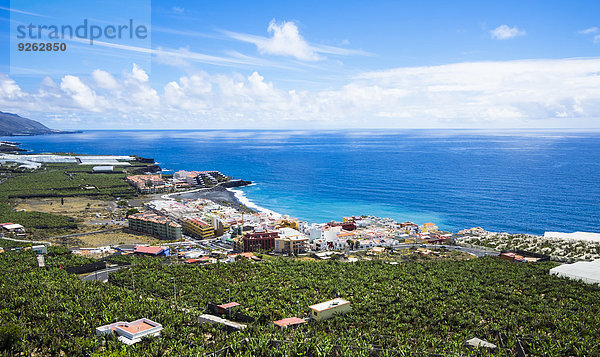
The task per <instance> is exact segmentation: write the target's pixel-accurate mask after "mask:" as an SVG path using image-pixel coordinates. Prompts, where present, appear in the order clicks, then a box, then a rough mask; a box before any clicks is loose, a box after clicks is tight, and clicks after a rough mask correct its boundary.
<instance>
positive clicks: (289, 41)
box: [224, 20, 369, 61]
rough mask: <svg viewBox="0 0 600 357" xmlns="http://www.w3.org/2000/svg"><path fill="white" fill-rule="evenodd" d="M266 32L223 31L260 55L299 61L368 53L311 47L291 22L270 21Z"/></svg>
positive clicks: (345, 49)
mask: <svg viewBox="0 0 600 357" xmlns="http://www.w3.org/2000/svg"><path fill="white" fill-rule="evenodd" d="M267 31H268V32H269V33H270V34H271V37H263V36H256V35H250V34H245V33H237V32H230V31H224V33H225V34H226V35H228V36H229V37H231V38H233V39H236V40H239V41H243V42H248V43H253V44H254V45H256V48H257V49H258V51H259V52H260V53H262V54H270V55H277V56H287V57H294V58H296V59H298V60H301V61H318V60H322V59H324V57H322V56H320V55H319V53H323V54H333V55H342V56H346V55H369V53H367V52H365V51H361V50H353V49H348V48H341V47H334V46H325V45H311V44H309V43H308V42H307V41H306V40H305V39H304V38H303V37H302V35H300V31H299V30H298V26H297V25H296V24H295V23H294V22H293V21H284V22H281V23H277V22H276V21H275V20H272V21H271V22H270V23H269V27H268V28H267Z"/></svg>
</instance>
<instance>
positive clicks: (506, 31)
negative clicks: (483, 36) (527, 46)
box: [490, 25, 526, 40]
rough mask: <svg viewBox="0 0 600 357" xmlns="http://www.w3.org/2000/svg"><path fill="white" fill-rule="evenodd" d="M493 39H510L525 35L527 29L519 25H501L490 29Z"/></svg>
mask: <svg viewBox="0 0 600 357" xmlns="http://www.w3.org/2000/svg"><path fill="white" fill-rule="evenodd" d="M490 34H491V36H492V38H493V39H496V40H508V39H511V38H515V37H517V36H524V35H525V34H526V32H525V31H522V30H519V28H518V27H517V26H514V27H509V26H508V25H500V26H498V27H496V28H495V29H493V30H491V31H490Z"/></svg>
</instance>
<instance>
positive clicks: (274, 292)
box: [0, 252, 600, 356]
mask: <svg viewBox="0 0 600 357" xmlns="http://www.w3.org/2000/svg"><path fill="white" fill-rule="evenodd" d="M51 253H52V252H51ZM58 253H61V252H55V253H52V254H51V255H53V256H51V257H49V258H48V259H47V264H48V266H49V267H50V268H48V269H47V270H46V269H39V268H35V258H34V255H33V254H32V253H27V252H21V253H13V252H11V253H4V254H2V255H0V268H1V270H2V276H3V279H2V280H1V281H0V294H2V296H3V297H4V299H2V300H0V323H1V324H2V325H7V324H8V326H13V327H14V328H18V329H20V332H21V333H22V334H23V338H18V339H16V340H15V341H12V340H10V339H8V340H10V341H12V342H11V343H10V346H8V347H6V346H5V347H4V348H5V349H6V348H11V350H10V351H8V350H7V351H6V352H5V353H6V354H13V353H14V354H16V353H20V352H23V353H24V354H25V355H29V354H38V355H58V354H60V353H61V351H62V352H63V353H65V354H66V355H69V356H72V355H151V356H162V355H165V356H167V355H185V356H189V355H205V354H206V353H210V352H214V351H218V350H221V349H223V348H227V350H226V351H227V354H228V355H246V356H297V355H308V356H340V355H347V356H370V355H373V354H374V351H382V350H383V352H382V354H381V355H388V356H395V355H402V356H408V355H429V354H434V353H435V354H441V355H452V356H462V355H466V354H468V353H469V352H467V351H466V350H465V347H464V346H463V343H464V341H465V340H467V339H470V338H472V337H479V338H482V339H485V340H488V341H490V342H493V343H496V344H498V342H499V340H498V336H499V333H503V334H504V335H505V336H506V346H507V348H505V349H500V350H499V351H497V352H496V353H495V354H496V355H502V356H512V355H514V353H515V349H514V346H515V343H516V337H517V335H523V336H526V337H527V338H529V339H530V341H531V345H530V352H531V353H532V354H533V355H536V356H542V355H545V356H565V355H573V356H575V355H581V356H583V355H588V356H591V355H600V348H599V345H598V342H597V341H598V338H599V337H600V336H599V334H600V332H599V331H600V315H599V314H598V313H597V310H598V305H599V303H598V301H600V288H599V287H598V286H592V285H586V284H583V283H579V282H573V281H569V280H564V279H560V278H557V277H554V276H550V275H549V274H548V270H549V269H550V268H551V267H553V266H555V263H550V262H548V263H541V264H531V265H528V264H515V263H510V262H507V261H503V260H499V259H495V258H480V259H472V260H468V261H429V262H422V263H421V262H420V263H401V264H398V265H390V264H387V263H386V262H382V261H371V262H368V261H363V262H356V263H343V262H337V261H326V262H309V261H292V260H286V259H275V260H271V261H268V262H263V263H258V264H252V263H249V262H238V263H234V264H214V265H210V266H188V265H165V264H163V260H162V259H153V258H135V268H134V269H133V274H132V273H131V271H129V270H123V271H121V272H119V273H118V274H115V275H113V276H111V281H110V282H109V283H108V284H102V283H99V282H82V281H80V280H79V278H78V277H76V276H73V275H69V274H67V273H66V272H64V271H62V270H59V269H56V268H55V266H57V265H58V264H63V265H64V266H68V265H73V264H72V263H70V261H71V259H73V258H72V257H71V256H70V255H69V254H58ZM62 253H64V252H62ZM121 259H131V258H121ZM132 277H133V279H134V280H135V291H132V290H131V288H132V287H133V282H132ZM172 277H174V278H175V286H176V288H175V290H176V292H177V299H176V300H175V299H174V297H173V281H172V280H171V278H172ZM226 289H231V295H232V300H234V301H237V302H239V303H241V304H242V305H243V306H242V310H240V311H242V312H244V313H245V314H247V315H249V316H252V317H254V318H256V321H255V322H254V323H252V324H251V325H250V327H249V328H247V329H246V330H244V331H243V332H241V333H227V332H225V331H223V330H221V329H220V328H218V327H215V326H209V325H198V324H197V323H196V318H197V316H198V315H199V314H201V313H204V312H205V308H206V304H207V302H209V301H214V302H218V303H220V302H225V301H226V300H227V291H226ZM334 297H342V298H346V299H348V300H349V301H351V303H352V307H353V311H352V312H351V313H349V314H346V315H344V316H338V317H335V318H334V319H331V320H328V321H324V322H310V323H309V324H306V325H305V326H303V327H301V328H299V329H295V330H287V331H279V330H277V329H273V328H271V327H269V322H271V321H273V320H276V319H280V318H283V317H290V316H294V315H296V313H297V308H298V304H297V302H299V305H300V313H301V314H302V315H306V314H307V313H308V309H307V306H309V305H311V304H314V303H318V302H322V301H325V300H328V299H331V298H334ZM142 317H146V318H150V319H152V320H154V321H157V322H159V323H161V324H163V326H164V330H163V333H162V335H161V337H158V338H154V339H150V340H144V341H142V342H140V343H138V344H136V345H134V346H132V347H126V346H125V345H122V344H121V343H120V342H117V341H115V340H114V339H108V340H107V341H104V340H102V339H98V338H96V337H95V335H94V329H95V327H97V326H100V325H103V324H106V323H109V322H114V321H115V320H134V319H138V318H142ZM9 332H10V331H9ZM9 332H4V334H5V335H6V336H9V337H10V336H11V335H10V333H9ZM0 338H4V339H5V340H7V338H5V337H3V336H2V333H0ZM282 341H283V342H282ZM475 353H476V354H485V352H483V351H477V352H475Z"/></svg>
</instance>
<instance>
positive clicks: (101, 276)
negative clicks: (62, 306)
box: [81, 267, 122, 283]
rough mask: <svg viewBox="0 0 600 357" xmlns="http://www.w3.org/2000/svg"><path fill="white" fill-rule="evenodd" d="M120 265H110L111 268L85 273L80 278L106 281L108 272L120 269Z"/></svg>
mask: <svg viewBox="0 0 600 357" xmlns="http://www.w3.org/2000/svg"><path fill="white" fill-rule="evenodd" d="M121 268H122V267H112V268H106V269H103V270H98V271H97V272H94V273H92V274H89V275H86V276H84V277H83V278H81V280H83V281H96V280H97V281H101V282H103V283H105V282H107V281H108V274H109V273H111V272H113V271H117V270H119V269H121Z"/></svg>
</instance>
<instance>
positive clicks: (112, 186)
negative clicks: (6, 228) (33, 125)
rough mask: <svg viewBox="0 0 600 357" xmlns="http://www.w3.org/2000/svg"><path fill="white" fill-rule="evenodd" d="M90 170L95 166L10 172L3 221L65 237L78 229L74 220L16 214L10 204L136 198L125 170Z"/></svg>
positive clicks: (1, 196) (1, 192)
mask: <svg viewBox="0 0 600 357" xmlns="http://www.w3.org/2000/svg"><path fill="white" fill-rule="evenodd" d="M91 171H92V166H85V165H71V164H69V165H66V164H50V165H44V168H43V169H41V170H36V171H33V172H27V173H24V172H13V173H11V174H10V175H9V178H8V179H6V180H5V181H4V182H2V183H0V222H15V223H19V224H22V225H23V226H25V228H26V229H28V230H31V229H33V230H34V231H35V230H38V232H39V231H41V230H45V231H46V233H52V234H62V233H67V232H68V230H72V229H75V228H77V224H76V222H75V221H74V220H73V219H72V218H70V217H66V216H62V215H56V214H50V213H41V212H17V211H15V210H13V209H12V207H11V206H10V205H9V204H8V203H9V202H10V200H12V199H15V198H35V197H69V196H91V197H106V196H110V197H133V196H135V195H136V192H135V190H134V189H133V188H132V187H131V186H130V185H129V184H128V183H127V182H126V181H125V177H126V173H125V172H123V169H122V168H116V171H115V173H106V174H104V173H97V174H95V173H91ZM86 187H88V189H86Z"/></svg>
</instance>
